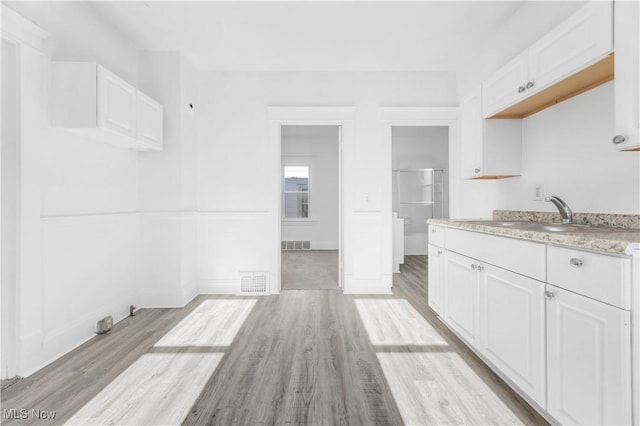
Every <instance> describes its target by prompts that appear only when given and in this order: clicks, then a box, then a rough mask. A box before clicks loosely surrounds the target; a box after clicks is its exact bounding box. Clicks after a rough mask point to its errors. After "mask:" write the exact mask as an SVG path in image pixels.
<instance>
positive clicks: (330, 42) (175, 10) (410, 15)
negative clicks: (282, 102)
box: [92, 1, 550, 71]
mask: <svg viewBox="0 0 640 426" xmlns="http://www.w3.org/2000/svg"><path fill="white" fill-rule="evenodd" d="M540 3H541V4H544V2H540ZM547 4H550V3H547ZM92 5H93V7H94V8H95V9H97V11H98V12H99V13H100V14H101V15H102V16H104V17H105V18H106V19H107V20H109V21H111V23H112V24H113V25H115V26H116V27H117V28H119V30H120V31H121V32H123V33H124V34H125V35H126V36H127V37H129V38H130V39H131V40H133V42H134V43H136V44H137V45H138V46H139V47H140V48H141V49H144V50H177V51H180V52H182V53H183V54H184V55H185V56H186V57H187V58H188V59H189V60H190V61H191V62H192V63H193V64H194V66H195V67H196V68H198V69H201V70H258V71H373V70H375V71H399V70H402V71H426V70H429V71H445V70H446V71H450V70H458V69H459V68H460V67H461V66H462V65H463V64H465V63H466V61H465V59H466V58H467V57H468V56H469V55H471V54H472V53H473V52H475V51H477V50H478V49H479V48H480V47H481V45H482V42H483V40H484V39H486V37H487V35H488V34H489V33H490V32H492V31H493V30H495V29H496V28H498V27H500V26H501V24H503V23H504V22H505V21H507V20H508V19H509V18H510V17H511V16H512V15H514V14H515V13H516V12H517V11H518V10H519V9H520V8H521V7H522V5H523V2H522V1H496V2H481V1H472V2H461V1H448V2H445V1H426V2H425V1H409V2H401V1H388V2H363V1H358V2H339V1H336V2H328V1H299V2H292V1H289V2H270V1H261V2H245V1H240V2H237V1H235V2H219V1H215V2H94V3H92Z"/></svg>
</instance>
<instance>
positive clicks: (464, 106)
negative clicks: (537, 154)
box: [460, 82, 522, 179]
mask: <svg viewBox="0 0 640 426" xmlns="http://www.w3.org/2000/svg"><path fill="white" fill-rule="evenodd" d="M497 83H499V82H497ZM482 90H483V89H482V88H480V87H478V88H477V89H475V90H474V91H472V92H471V93H469V94H468V95H467V96H465V97H464V98H463V99H462V100H461V102H460V140H461V144H462V150H461V153H462V177H463V178H464V179H488V178H503V177H511V176H518V175H520V174H521V172H522V120H518V119H498V120H487V119H485V118H483V114H482Z"/></svg>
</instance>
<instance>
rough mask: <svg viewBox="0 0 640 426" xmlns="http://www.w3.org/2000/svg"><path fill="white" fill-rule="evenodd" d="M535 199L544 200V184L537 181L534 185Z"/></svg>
mask: <svg viewBox="0 0 640 426" xmlns="http://www.w3.org/2000/svg"><path fill="white" fill-rule="evenodd" d="M533 201H544V185H543V184H541V183H536V184H535V185H533Z"/></svg>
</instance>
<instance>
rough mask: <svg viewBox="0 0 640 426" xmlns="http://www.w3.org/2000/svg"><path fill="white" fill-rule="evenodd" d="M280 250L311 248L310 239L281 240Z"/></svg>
mask: <svg viewBox="0 0 640 426" xmlns="http://www.w3.org/2000/svg"><path fill="white" fill-rule="evenodd" d="M280 248H281V249H282V250H311V241H281V242H280Z"/></svg>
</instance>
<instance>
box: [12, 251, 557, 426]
mask: <svg viewBox="0 0 640 426" xmlns="http://www.w3.org/2000/svg"><path fill="white" fill-rule="evenodd" d="M401 272H402V273H401V274H396V275H395V276H394V288H393V293H394V294H393V296H345V295H343V294H341V293H340V292H338V291H308V290H302V291H284V292H282V294H281V295H279V296H269V297H262V298H235V297H208V296H200V297H198V298H196V299H195V300H194V301H192V302H191V303H190V304H189V305H188V306H187V307H186V308H184V309H147V310H142V311H140V313H139V314H138V315H137V316H136V317H133V318H128V319H126V320H124V321H122V322H120V323H118V324H117V325H116V326H115V327H114V330H113V331H112V332H111V333H109V334H107V335H104V336H96V337H95V338H93V339H92V340H90V341H89V342H87V343H86V344H84V345H82V346H81V347H79V348H78V349H76V350H74V351H72V352H70V353H69V354H67V355H65V356H64V357H62V358H61V359H59V360H57V361H56V362H54V363H52V364H51V365H49V366H47V367H46V368H44V369H43V370H40V371H39V372H37V373H35V374H34V375H32V376H30V377H28V378H26V379H23V380H20V381H19V382H17V383H15V384H14V385H12V386H10V387H8V388H7V389H5V390H4V391H3V392H2V398H1V400H2V408H3V409H12V408H14V409H22V408H25V409H28V410H31V409H32V408H37V409H42V410H55V411H56V412H57V415H56V418H55V419H48V420H36V419H33V418H30V419H26V420H10V419H6V418H5V419H2V423H3V424H62V423H72V424H83V423H85V424H87V423H89V424H177V423H183V424H194V425H204V424H223V425H230V424H239V425H249V424H250V425H262V424H318V425H328V424H353V425H361V424H362V425H370V424H393V425H396V424H545V421H544V420H543V419H542V418H541V417H540V416H539V415H537V414H536V413H535V412H534V411H533V410H532V409H531V408H530V407H529V406H528V405H527V404H526V403H525V402H524V401H522V399H521V398H519V397H518V396H517V395H515V394H514V393H513V391H511V390H510V389H509V388H508V387H507V386H506V385H505V384H504V383H503V382H502V380H500V379H499V378H498V377H497V376H496V375H495V374H494V373H492V372H491V371H490V370H489V369H488V368H487V367H486V366H485V365H484V364H483V363H482V361H480V360H479V359H478V358H477V357H476V356H475V355H474V354H473V353H472V352H471V351H470V350H469V349H468V348H466V346H464V345H463V344H462V343H461V342H460V341H459V340H458V339H457V338H456V337H455V336H454V335H453V334H451V333H450V332H449V331H448V330H447V329H446V327H444V325H443V324H442V323H441V322H440V320H439V319H437V317H435V316H434V314H433V313H432V311H431V310H430V309H429V308H428V307H427V298H426V297H427V294H426V278H425V277H426V257H425V256H408V257H407V260H406V263H405V265H403V266H402V268H401Z"/></svg>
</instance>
